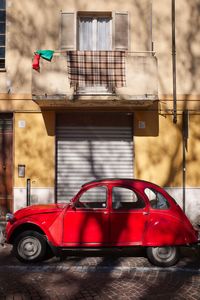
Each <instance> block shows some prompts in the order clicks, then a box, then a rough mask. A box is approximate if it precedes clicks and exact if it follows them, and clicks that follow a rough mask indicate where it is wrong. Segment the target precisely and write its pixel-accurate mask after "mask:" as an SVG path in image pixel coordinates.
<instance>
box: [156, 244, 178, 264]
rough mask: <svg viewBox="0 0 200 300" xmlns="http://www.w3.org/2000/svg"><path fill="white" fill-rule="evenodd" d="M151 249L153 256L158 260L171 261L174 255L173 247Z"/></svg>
mask: <svg viewBox="0 0 200 300" xmlns="http://www.w3.org/2000/svg"><path fill="white" fill-rule="evenodd" d="M152 251H153V255H154V257H155V258H156V259H157V260H158V261H160V262H164V261H165V262H167V261H171V260H172V259H174V257H175V256H176V248H175V247H155V248H153V250H152Z"/></svg>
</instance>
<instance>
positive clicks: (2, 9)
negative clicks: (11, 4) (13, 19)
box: [0, 0, 6, 69]
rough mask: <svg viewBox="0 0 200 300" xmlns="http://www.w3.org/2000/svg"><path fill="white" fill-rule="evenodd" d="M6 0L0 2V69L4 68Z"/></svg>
mask: <svg viewBox="0 0 200 300" xmlns="http://www.w3.org/2000/svg"><path fill="white" fill-rule="evenodd" d="M5 44H6V0H0V69H3V68H5Z"/></svg>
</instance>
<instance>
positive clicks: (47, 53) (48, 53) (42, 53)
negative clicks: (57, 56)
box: [32, 50, 54, 71]
mask: <svg viewBox="0 0 200 300" xmlns="http://www.w3.org/2000/svg"><path fill="white" fill-rule="evenodd" d="M53 55H54V51H53V50H37V51H36V52H35V55H34V57H33V64H32V67H33V69H34V70H36V71H39V69H40V57H42V58H43V59H46V60H48V61H51V60H52V57H53Z"/></svg>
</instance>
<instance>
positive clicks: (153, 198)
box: [145, 188, 170, 209]
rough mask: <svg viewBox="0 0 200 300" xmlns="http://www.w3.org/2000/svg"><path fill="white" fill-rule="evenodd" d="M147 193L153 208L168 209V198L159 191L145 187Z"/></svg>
mask: <svg viewBox="0 0 200 300" xmlns="http://www.w3.org/2000/svg"><path fill="white" fill-rule="evenodd" d="M145 194H146V195H147V197H148V199H149V201H150V206H151V208H155V209H168V208H169V206H170V205H169V203H168V201H167V199H166V198H165V197H164V196H163V195H162V194H161V193H159V192H157V191H156V190H154V189H149V188H146V189H145Z"/></svg>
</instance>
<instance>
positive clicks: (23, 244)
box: [17, 236, 42, 260]
mask: <svg viewBox="0 0 200 300" xmlns="http://www.w3.org/2000/svg"><path fill="white" fill-rule="evenodd" d="M41 249H42V246H41V243H40V241H39V240H38V239H37V238H35V237H32V236H28V237H25V238H23V239H22V240H21V241H20V242H19V244H18V247H17V250H18V253H19V255H20V256H21V257H22V258H23V259H26V260H32V259H34V258H36V257H37V256H38V255H39V254H40V252H41Z"/></svg>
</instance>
